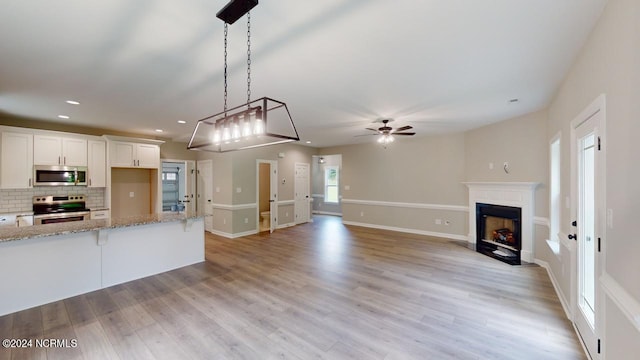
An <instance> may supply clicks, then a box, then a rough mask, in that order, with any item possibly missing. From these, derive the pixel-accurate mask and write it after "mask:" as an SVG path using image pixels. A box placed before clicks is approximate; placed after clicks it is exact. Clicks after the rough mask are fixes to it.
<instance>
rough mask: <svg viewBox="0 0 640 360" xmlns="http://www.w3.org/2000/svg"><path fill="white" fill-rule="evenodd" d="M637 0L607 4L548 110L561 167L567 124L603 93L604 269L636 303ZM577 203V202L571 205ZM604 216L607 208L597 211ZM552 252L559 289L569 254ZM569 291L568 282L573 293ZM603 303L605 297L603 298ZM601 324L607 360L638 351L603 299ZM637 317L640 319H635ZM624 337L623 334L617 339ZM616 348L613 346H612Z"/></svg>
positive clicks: (639, 190)
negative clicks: (608, 216)
mask: <svg viewBox="0 0 640 360" xmlns="http://www.w3.org/2000/svg"><path fill="white" fill-rule="evenodd" d="M639 24H640V2H638V1H637V0H610V1H609V2H608V4H607V6H606V8H605V11H604V13H603V14H602V16H601V18H600V20H599V22H598V25H597V26H596V28H595V29H594V31H593V33H592V34H591V36H590V38H589V40H588V42H587V43H586V45H585V46H584V48H583V50H582V52H581V54H580V55H579V57H578V59H577V61H576V62H575V64H574V65H573V66H572V67H571V69H570V71H569V73H568V75H567V77H566V79H565V81H564V82H563V84H562V86H561V87H560V89H559V91H558V93H557V95H556V96H555V98H554V99H553V102H552V104H551V106H550V108H549V122H548V132H547V138H548V139H550V138H551V137H552V136H554V135H555V134H557V133H558V132H561V134H562V139H561V142H562V144H561V151H562V160H561V161H562V163H563V164H569V163H570V148H569V142H570V137H569V136H570V122H571V120H572V119H573V118H575V117H576V116H577V115H578V114H579V113H580V112H581V111H582V110H583V109H584V108H585V107H586V106H587V105H589V104H590V103H591V102H592V101H593V100H594V99H596V98H597V97H598V96H599V95H600V94H605V95H606V137H605V138H604V142H603V145H604V147H605V149H606V171H605V174H606V203H607V205H606V207H607V208H608V209H611V210H612V212H613V223H612V225H613V226H612V227H609V228H607V229H606V233H605V237H604V239H603V245H604V254H605V255H604V256H605V267H604V272H605V273H606V274H608V275H610V276H611V277H612V278H613V279H614V280H615V281H616V282H617V283H618V284H619V285H620V286H621V287H622V288H623V289H624V291H625V292H627V293H628V294H629V295H630V296H631V298H632V299H633V300H632V302H634V303H635V304H636V306H640V305H639V304H640V281H638V274H640V261H638V258H639V256H640V241H638V236H637V235H636V234H637V225H636V224H637V217H638V214H640V201H639V200H638V199H640V187H639V186H638V185H637V179H639V178H640V166H637V158H638V153H639V152H638V151H637V150H636V149H637V146H638V145H637V140H636V136H638V134H640V121H639V119H640V41H638V39H640V25H639ZM561 181H562V198H563V199H564V198H565V197H566V196H570V181H571V177H570V169H569V167H568V166H563V172H562V180H561ZM574 201H575V200H574ZM600 210H601V211H603V210H604V209H600ZM561 215H562V219H561V221H560V224H561V231H563V232H564V233H570V232H572V228H571V226H570V222H571V220H572V218H571V214H570V211H569V209H564V211H563V212H562V214H561ZM554 256H555V255H552V254H550V255H549V256H548V257H546V258H544V259H543V260H545V261H548V262H549V263H555V264H556V266H555V267H552V271H553V273H554V276H555V277H556V278H559V279H561V281H560V282H562V283H563V284H570V281H569V280H567V279H565V277H566V276H568V274H567V273H566V272H564V273H563V272H562V269H561V268H560V267H559V266H558V265H561V266H562V265H564V263H565V262H566V261H567V260H565V259H567V257H568V249H566V248H564V247H561V259H562V263H558V261H557V260H555V259H554ZM572 287H573V286H567V285H565V286H564V287H563V292H565V294H570V291H571V290H572V289H571V288H572ZM605 299H607V297H605ZM606 302H607V306H606V307H604V309H605V314H604V315H605V317H604V319H605V321H606V323H605V324H604V326H603V329H604V330H605V334H603V335H604V344H605V346H604V349H605V356H606V358H607V359H631V358H635V357H636V356H637V354H639V353H640V342H638V341H637V339H640V332H638V329H637V328H635V329H634V328H633V327H632V326H630V324H629V321H630V320H629V319H628V318H626V317H624V316H622V315H621V309H620V308H618V306H617V305H615V302H612V301H610V300H609V299H607V300H606ZM635 316H640V314H635ZM622 334H624V335H622ZM614 345H615V346H614Z"/></svg>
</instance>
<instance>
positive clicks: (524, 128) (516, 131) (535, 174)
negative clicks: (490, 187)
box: [464, 110, 549, 216]
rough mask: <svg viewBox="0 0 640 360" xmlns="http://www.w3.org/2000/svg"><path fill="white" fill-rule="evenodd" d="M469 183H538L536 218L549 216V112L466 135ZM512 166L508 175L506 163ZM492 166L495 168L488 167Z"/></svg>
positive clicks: (491, 126) (473, 131) (498, 124)
mask: <svg viewBox="0 0 640 360" xmlns="http://www.w3.org/2000/svg"><path fill="white" fill-rule="evenodd" d="M464 140H465V148H466V151H465V165H466V166H465V168H466V178H467V180H468V181H497V182H502V181H504V182H537V183H540V185H538V187H537V188H536V199H535V203H536V204H535V205H536V211H535V215H537V216H547V215H548V213H549V191H548V185H547V184H548V183H549V145H548V140H547V111H546V110H544V111H539V112H535V113H532V114H528V115H525V116H522V117H518V118H515V119H511V120H507V121H502V122H499V123H496V124H492V125H488V126H485V127H482V128H479V129H475V130H471V131H468V132H466V133H465V134H464ZM505 162H508V163H509V173H508V174H507V173H506V172H505V171H504V170H503V164H504V163H505ZM489 164H493V169H490V168H489Z"/></svg>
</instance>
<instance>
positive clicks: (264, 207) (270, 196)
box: [256, 160, 278, 232]
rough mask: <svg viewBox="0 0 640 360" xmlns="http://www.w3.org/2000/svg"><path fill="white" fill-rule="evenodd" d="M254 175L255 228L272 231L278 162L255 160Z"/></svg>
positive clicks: (275, 207)
mask: <svg viewBox="0 0 640 360" xmlns="http://www.w3.org/2000/svg"><path fill="white" fill-rule="evenodd" d="M256 177H257V181H256V184H257V189H256V198H257V199H256V203H257V207H256V212H257V214H256V215H257V216H256V219H257V224H256V229H257V231H258V232H263V231H269V232H273V231H274V230H275V229H276V226H277V220H278V219H277V215H278V214H277V212H278V203H277V200H278V162H277V161H275V160H257V167H256Z"/></svg>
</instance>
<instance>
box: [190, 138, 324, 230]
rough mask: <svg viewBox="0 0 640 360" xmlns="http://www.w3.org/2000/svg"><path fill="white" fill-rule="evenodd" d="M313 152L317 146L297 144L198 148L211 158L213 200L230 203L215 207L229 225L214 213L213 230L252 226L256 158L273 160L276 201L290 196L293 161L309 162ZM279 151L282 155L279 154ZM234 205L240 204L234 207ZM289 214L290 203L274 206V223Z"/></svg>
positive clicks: (285, 219)
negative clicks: (226, 149)
mask: <svg viewBox="0 0 640 360" xmlns="http://www.w3.org/2000/svg"><path fill="white" fill-rule="evenodd" d="M316 153H317V149H315V148H312V147H308V146H302V145H299V144H281V145H273V146H265V147H261V148H255V149H249V150H242V151H232V152H228V153H222V154H218V153H209V152H198V153H197V154H198V155H197V156H198V159H199V160H203V159H212V160H213V191H214V192H213V198H214V203H216V204H224V205H227V206H230V207H231V210H228V211H227V210H225V211H222V210H218V211H217V213H218V214H224V216H225V220H226V221H227V224H231V229H229V225H227V224H221V223H220V221H219V219H216V216H215V215H214V225H213V226H214V230H217V231H221V232H224V233H225V234H232V235H233V234H239V233H246V232H250V231H254V230H256V226H257V222H258V221H259V216H258V215H257V213H258V210H257V206H258V199H257V192H256V191H257V160H276V161H277V163H278V196H279V201H292V200H294V180H295V177H294V171H295V163H307V164H310V163H311V157H312V155H315V154H316ZM279 154H282V155H283V157H279ZM218 189H219V190H220V191H219V192H218V191H217V190H218ZM238 190H239V191H238ZM251 204H253V205H254V207H253V208H251V209H246V208H243V207H244V206H246V205H251ZM238 206H240V208H237V207H238ZM234 207H235V208H234ZM214 214H215V213H214ZM293 216H294V213H293V206H292V205H281V206H280V207H279V209H278V224H279V225H285V224H288V223H290V222H293ZM227 217H228V218H227ZM223 228H224V229H225V230H223Z"/></svg>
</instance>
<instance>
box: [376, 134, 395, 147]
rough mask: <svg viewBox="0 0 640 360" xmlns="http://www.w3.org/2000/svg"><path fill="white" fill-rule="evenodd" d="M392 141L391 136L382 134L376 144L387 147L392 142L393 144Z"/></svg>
mask: <svg viewBox="0 0 640 360" xmlns="http://www.w3.org/2000/svg"><path fill="white" fill-rule="evenodd" d="M393 140H394V139H393V136H391V135H389V134H384V135H382V136H381V137H380V138H379V139H378V142H379V143H380V144H383V145H387V144H389V143H392V142H393Z"/></svg>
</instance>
